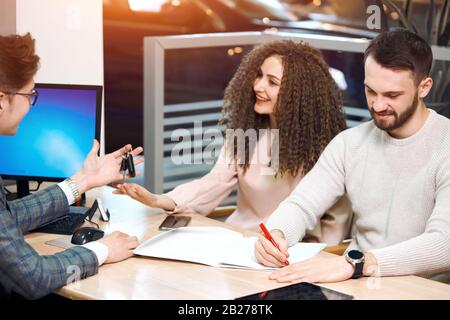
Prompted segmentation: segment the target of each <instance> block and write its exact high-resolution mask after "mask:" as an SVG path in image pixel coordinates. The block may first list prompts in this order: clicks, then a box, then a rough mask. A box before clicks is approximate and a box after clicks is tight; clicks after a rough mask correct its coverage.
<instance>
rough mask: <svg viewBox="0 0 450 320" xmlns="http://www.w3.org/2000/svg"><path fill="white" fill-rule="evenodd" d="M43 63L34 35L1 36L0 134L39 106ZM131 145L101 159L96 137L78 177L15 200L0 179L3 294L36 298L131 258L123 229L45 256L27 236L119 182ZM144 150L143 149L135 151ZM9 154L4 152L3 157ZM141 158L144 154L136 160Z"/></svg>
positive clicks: (0, 290)
mask: <svg viewBox="0 0 450 320" xmlns="http://www.w3.org/2000/svg"><path fill="white" fill-rule="evenodd" d="M38 62H39V57H38V56H37V55H36V54H35V46H34V39H32V37H31V36H30V34H26V35H25V36H16V35H13V36H6V37H5V36H0V135H14V134H15V133H16V132H17V129H18V127H19V124H20V122H21V120H22V119H23V118H24V117H25V115H26V114H27V113H28V111H29V110H30V107H31V105H33V104H34V102H35V100H36V98H37V94H36V91H35V90H34V81H33V77H34V75H35V74H36V71H37V68H38ZM130 149H131V146H130V145H126V146H124V147H123V148H121V149H119V150H117V151H115V152H113V153H110V154H107V155H105V156H102V157H98V156H97V153H98V150H99V143H98V142H97V141H94V145H93V147H92V150H91V151H90V153H89V155H88V156H87V157H86V159H85V161H84V164H83V167H82V169H81V170H80V171H79V172H78V173H76V174H75V175H74V176H72V177H71V178H69V179H67V180H65V181H63V182H61V183H60V184H58V185H53V186H50V187H48V188H46V189H44V190H43V191H40V192H37V193H35V194H33V195H30V196H28V197H25V198H23V199H19V200H15V201H11V202H8V201H6V199H5V192H4V188H3V182H2V180H1V179H0V298H5V297H8V296H10V295H11V293H12V292H14V293H15V294H19V295H21V296H23V297H25V298H28V299H36V298H39V297H42V296H45V295H47V294H49V293H51V292H53V291H54V290H55V289H57V288H60V287H62V286H64V285H66V284H67V281H68V279H71V277H73V275H74V270H78V271H79V275H80V277H81V278H86V277H89V276H91V275H94V274H96V273H97V272H98V267H99V266H100V265H101V264H103V263H112V262H117V261H121V260H124V259H127V258H129V257H130V256H132V254H133V253H132V252H133V249H134V248H135V247H136V246H137V245H138V240H137V238H136V237H130V236H129V235H127V234H124V233H121V232H114V233H112V234H110V235H108V236H106V237H104V238H103V239H101V240H99V241H95V242H91V243H88V244H86V245H84V246H77V247H73V248H70V249H67V250H65V251H63V252H60V253H57V254H55V255H51V256H40V255H39V254H38V253H37V252H36V251H35V250H34V249H33V248H32V247H31V246H30V245H29V244H28V243H27V242H25V240H24V237H23V234H24V233H26V232H27V231H29V230H33V229H35V228H37V227H39V226H40V225H43V224H45V223H47V222H49V221H52V220H54V219H55V218H57V217H60V216H63V215H66V214H68V212H69V205H70V204H72V203H73V202H75V201H76V200H77V199H78V198H79V196H80V195H81V194H83V193H84V192H86V191H88V190H89V189H91V188H94V187H99V186H103V185H105V184H108V183H111V182H113V181H117V180H120V179H121V178H122V176H121V174H120V163H121V157H122V155H123V154H125V153H126V152H128V151H130ZM3 151H4V150H3ZM142 151H143V150H142V148H140V147H139V148H136V149H134V150H133V152H132V154H133V155H138V154H140V153H141V152H142ZM7 156H8V155H7V153H5V152H2V155H1V157H7ZM0 161H1V158H0ZM142 161H143V159H142V158H141V159H139V160H137V161H135V164H138V163H140V162H142Z"/></svg>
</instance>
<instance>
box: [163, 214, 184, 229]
mask: <svg viewBox="0 0 450 320" xmlns="http://www.w3.org/2000/svg"><path fill="white" fill-rule="evenodd" d="M189 221H191V217H186V216H176V215H170V216H167V217H166V218H165V219H164V221H163V222H162V223H161V225H160V226H159V230H161V231H168V230H172V229H176V228H180V227H185V226H187V225H188V224H189Z"/></svg>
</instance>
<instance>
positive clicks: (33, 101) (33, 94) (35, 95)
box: [5, 89, 39, 106]
mask: <svg viewBox="0 0 450 320" xmlns="http://www.w3.org/2000/svg"><path fill="white" fill-rule="evenodd" d="M5 94H10V95H19V96H25V97H27V98H28V101H29V102H30V105H32V106H34V105H35V104H36V101H37V99H38V97H39V93H38V92H37V91H36V89H33V90H32V91H31V93H23V92H5Z"/></svg>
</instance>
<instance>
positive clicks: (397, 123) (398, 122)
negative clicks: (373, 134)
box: [369, 92, 419, 132]
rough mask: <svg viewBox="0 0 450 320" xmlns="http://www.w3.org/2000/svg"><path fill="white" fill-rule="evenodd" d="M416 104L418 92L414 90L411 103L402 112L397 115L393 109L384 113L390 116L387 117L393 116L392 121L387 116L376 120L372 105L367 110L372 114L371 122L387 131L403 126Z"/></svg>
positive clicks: (417, 103)
mask: <svg viewBox="0 0 450 320" xmlns="http://www.w3.org/2000/svg"><path fill="white" fill-rule="evenodd" d="M418 105H419V94H418V92H416V94H415V95H414V100H413V102H412V104H411V105H410V106H409V107H408V108H407V109H406V110H405V111H404V112H403V113H401V114H400V115H399V114H398V113H397V112H395V111H394V110H392V111H389V112H386V113H385V114H386V115H389V116H390V117H389V118H391V117H393V118H394V121H392V120H391V119H389V118H388V119H387V120H378V119H377V118H376V113H375V111H374V110H373V108H372V107H370V108H369V112H370V114H371V115H372V118H373V122H374V123H375V125H376V126H377V127H378V128H379V129H381V130H384V131H387V132H389V131H392V130H395V129H398V128H400V127H401V126H403V125H404V124H405V123H406V122H407V121H408V120H409V119H410V118H411V117H412V115H413V114H414V112H415V111H416V110H417V107H418Z"/></svg>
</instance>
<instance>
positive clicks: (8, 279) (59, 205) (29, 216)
mask: <svg viewBox="0 0 450 320" xmlns="http://www.w3.org/2000/svg"><path fill="white" fill-rule="evenodd" d="M67 210H68V204H67V199H66V198H65V195H64V193H63V192H62V190H61V189H60V188H59V187H57V186H53V187H50V188H48V189H45V190H44V191H41V192H39V193H37V194H35V195H32V196H29V197H27V198H24V199H22V200H16V201H13V202H10V203H7V202H6V201H5V193H4V190H3V183H2V182H1V180H0V287H2V288H0V292H4V293H10V292H11V291H14V292H16V293H18V294H20V295H22V296H24V297H26V298H28V299H35V298H39V297H42V296H44V295H47V294H49V293H51V292H53V291H54V290H55V289H57V288H60V287H62V286H64V285H66V284H67V283H68V282H70V281H72V280H80V279H82V278H85V277H88V276H90V275H93V274H95V273H97V271H98V261H97V257H96V255H95V253H94V252H92V251H91V250H89V249H87V248H84V247H75V248H71V249H68V250H65V251H63V252H60V253H58V254H55V255H51V256H40V255H39V254H38V253H37V252H36V251H35V250H34V249H33V248H32V247H31V246H30V245H29V244H28V243H27V242H26V241H25V239H24V237H23V231H27V230H31V229H34V228H35V227H38V226H39V225H40V224H42V223H44V222H47V221H50V220H52V219H54V218H55V217H57V216H59V215H61V214H64V213H65V212H67ZM61 212H62V213H61Z"/></svg>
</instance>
